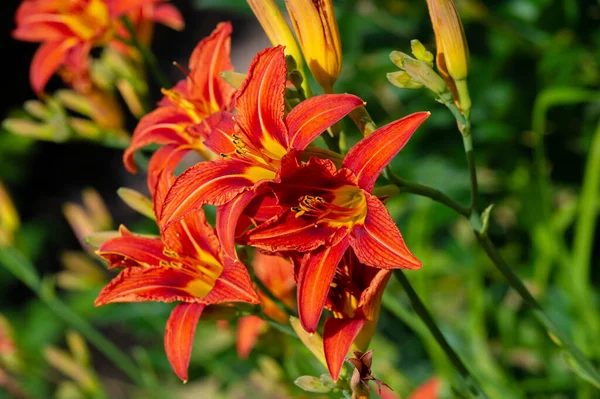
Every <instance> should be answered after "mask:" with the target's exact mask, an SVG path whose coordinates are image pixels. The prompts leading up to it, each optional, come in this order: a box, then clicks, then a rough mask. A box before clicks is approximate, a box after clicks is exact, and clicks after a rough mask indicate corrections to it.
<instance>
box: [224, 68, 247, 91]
mask: <svg viewBox="0 0 600 399" xmlns="http://www.w3.org/2000/svg"><path fill="white" fill-rule="evenodd" d="M246 76H247V75H246V74H245V73H239V72H233V71H225V72H221V77H222V78H223V80H224V81H226V82H227V83H229V84H230V85H231V86H232V87H234V88H235V89H236V90H237V89H239V88H240V87H241V86H242V82H243V81H244V79H246Z"/></svg>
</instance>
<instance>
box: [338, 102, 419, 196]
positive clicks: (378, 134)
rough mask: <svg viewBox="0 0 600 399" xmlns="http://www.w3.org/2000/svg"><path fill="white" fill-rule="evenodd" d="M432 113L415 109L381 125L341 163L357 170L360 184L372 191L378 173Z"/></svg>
mask: <svg viewBox="0 0 600 399" xmlns="http://www.w3.org/2000/svg"><path fill="white" fill-rule="evenodd" d="M430 114H431V113H430V112H416V113H414V114H411V115H408V116H406V117H404V118H402V119H399V120H397V121H395V122H392V123H389V124H387V125H385V126H383V127H380V128H379V129H377V130H375V131H374V132H373V133H371V135H369V136H367V137H365V138H364V139H362V140H361V141H359V142H358V143H357V144H356V145H355V146H354V147H352V148H351V149H350V151H348V154H346V157H345V158H344V162H343V164H342V165H343V166H344V167H346V168H348V169H350V170H352V171H353V172H354V173H356V177H357V178H358V185H359V186H360V187H361V188H363V189H364V190H365V191H367V192H369V193H370V192H371V190H372V189H373V186H374V185H375V181H376V180H377V177H379V173H381V171H382V170H383V168H385V166H386V165H387V164H388V163H389V162H390V161H391V160H392V158H394V156H396V154H397V153H398V152H399V151H400V150H401V149H402V147H404V145H405V144H406V142H407V141H408V139H410V137H411V136H412V134H413V133H414V132H415V130H417V128H418V127H419V126H420V125H421V123H423V122H424V121H425V119H427V118H428V117H429V115H430Z"/></svg>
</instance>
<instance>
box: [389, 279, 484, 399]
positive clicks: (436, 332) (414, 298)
mask: <svg viewBox="0 0 600 399" xmlns="http://www.w3.org/2000/svg"><path fill="white" fill-rule="evenodd" d="M394 276H395V277H396V279H397V280H398V281H399V282H400V284H401V285H402V287H403V288H404V291H405V292H406V294H407V295H408V298H409V299H410V303H411V304H412V307H413V309H414V310H415V312H416V313H417V314H418V315H419V317H420V318H421V320H423V323H425V325H426V326H427V329H428V330H429V331H430V332H431V334H432V335H433V337H434V338H435V340H436V341H437V343H438V344H439V345H440V347H441V348H442V349H443V350H444V352H445V353H446V355H447V356H448V359H449V360H450V362H452V364H453V365H454V367H455V368H456V370H457V371H458V372H459V374H460V375H461V376H462V377H463V379H464V380H465V382H466V384H467V387H468V388H469V390H470V391H471V393H472V394H474V395H476V397H481V398H486V397H487V396H486V395H485V393H484V392H483V390H482V389H481V387H480V386H479V383H478V382H477V380H476V379H475V377H473V375H472V374H471V373H470V372H469V369H468V368H467V366H465V364H464V363H463V361H462V360H461V359H460V357H459V356H458V354H457V353H456V352H454V349H452V347H451V346H450V344H449V343H448V341H446V338H444V335H443V334H442V332H441V331H440V329H439V327H438V326H437V324H435V321H434V320H433V317H432V316H431V314H430V313H429V311H428V310H427V308H426V307H425V304H424V303H423V302H422V301H421V299H420V298H419V295H418V294H417V293H416V292H415V290H414V289H413V287H412V286H411V284H410V281H408V279H407V278H406V276H405V275H404V272H403V271H402V270H401V269H395V270H394Z"/></svg>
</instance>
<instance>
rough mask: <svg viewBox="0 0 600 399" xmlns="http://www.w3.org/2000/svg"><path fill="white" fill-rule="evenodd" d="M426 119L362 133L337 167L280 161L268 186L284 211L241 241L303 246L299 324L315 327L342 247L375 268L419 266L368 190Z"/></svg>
mask: <svg viewBox="0 0 600 399" xmlns="http://www.w3.org/2000/svg"><path fill="white" fill-rule="evenodd" d="M427 117H429V112H418V113H415V114H412V115H409V116H407V117H405V118H403V119H400V120H398V121H395V122H392V123H390V124H388V125H386V126H383V127H381V128H379V129H377V130H376V131H375V132H373V133H372V134H371V135H369V136H367V137H366V138H364V139H362V140H361V141H360V142H359V143H358V144H356V145H355V146H354V147H352V149H351V150H350V151H349V152H348V154H347V155H346V157H345V158H344V161H343V162H342V168H341V169H340V170H336V167H335V165H334V164H333V162H331V161H330V160H327V159H319V158H316V157H311V158H310V159H309V160H308V162H307V163H306V164H299V163H298V162H292V161H295V160H296V159H295V158H294V159H293V160H290V162H286V163H284V164H283V165H282V170H281V172H280V181H279V182H278V183H273V184H269V188H270V189H271V190H272V191H273V192H274V193H275V196H276V197H277V201H278V205H279V207H280V208H281V209H282V212H280V213H279V214H277V215H276V216H274V217H272V218H271V219H269V220H267V221H266V222H264V223H261V224H260V225H258V226H257V227H256V228H254V229H252V230H249V231H248V232H247V233H246V235H245V237H244V238H243V240H242V242H243V243H245V244H246V245H251V246H254V247H257V248H260V249H263V250H267V251H272V252H278V251H299V252H307V253H308V254H307V255H306V256H305V257H304V259H303V261H302V264H301V266H300V270H299V272H298V310H299V316H300V320H301V322H302V326H303V327H304V328H305V329H306V331H308V332H309V333H311V332H315V331H316V328H317V324H318V322H319V318H320V316H321V312H322V310H323V306H324V305H325V301H326V298H327V293H328V292H329V287H330V284H331V282H332V280H333V277H334V275H335V273H336V270H337V265H338V263H339V262H340V260H341V259H342V256H343V255H344V253H346V250H347V249H348V247H350V246H351V247H352V248H353V249H354V253H355V254H356V256H357V258H358V260H359V261H360V262H361V263H363V264H365V265H367V266H372V267H376V268H381V269H394V268H405V269H418V268H420V267H421V262H420V261H419V260H418V259H416V258H415V257H414V256H413V255H412V254H411V253H410V251H409V250H408V248H407V247H406V245H405V244H404V240H403V239H402V235H401V234H400V231H399V230H398V227H397V226H396V224H395V223H394V221H393V220H392V217H391V216H390V214H389V213H388V211H387V209H386V207H385V205H384V204H383V203H382V202H381V200H379V199H378V198H377V197H375V196H373V195H372V194H371V193H372V190H373V187H374V185H375V181H376V180H377V177H378V176H379V174H380V173H381V171H382V170H383V168H384V167H385V166H386V165H387V164H388V163H389V162H390V161H391V160H392V158H393V157H394V156H395V155H396V154H397V153H398V152H399V151H400V150H401V149H402V147H404V145H405V144H406V142H407V141H408V139H409V138H410V137H411V135H412V134H413V132H414V131H415V130H416V129H417V128H418V127H419V125H421V123H422V122H423V121H424V120H425V119H427Z"/></svg>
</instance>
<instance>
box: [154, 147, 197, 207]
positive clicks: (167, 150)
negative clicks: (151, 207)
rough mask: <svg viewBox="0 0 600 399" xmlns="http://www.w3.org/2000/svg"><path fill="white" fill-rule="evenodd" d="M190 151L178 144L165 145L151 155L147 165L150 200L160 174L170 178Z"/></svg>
mask: <svg viewBox="0 0 600 399" xmlns="http://www.w3.org/2000/svg"><path fill="white" fill-rule="evenodd" d="M190 150H191V149H190V148H189V147H183V146H181V145H179V144H167V145H166V146H164V147H161V148H159V149H158V150H157V151H156V152H155V153H154V154H152V157H151V158H150V162H149V163H148V190H149V191H150V196H151V197H152V198H154V196H155V194H156V185H157V184H158V180H159V176H160V175H161V174H164V175H171V176H172V175H173V173H175V169H176V168H177V165H179V162H181V160H182V159H183V157H185V155H186V154H187V153H188V152H190ZM174 179H175V178H174V177H173V180H174Z"/></svg>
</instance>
